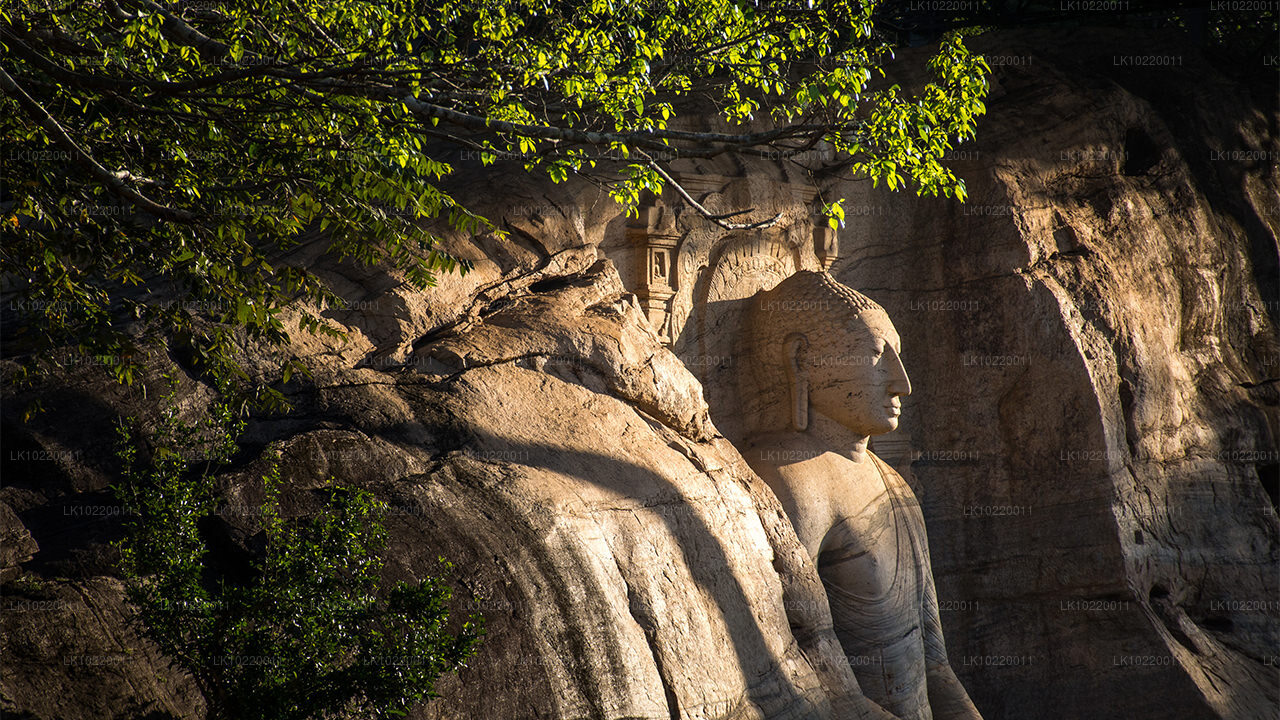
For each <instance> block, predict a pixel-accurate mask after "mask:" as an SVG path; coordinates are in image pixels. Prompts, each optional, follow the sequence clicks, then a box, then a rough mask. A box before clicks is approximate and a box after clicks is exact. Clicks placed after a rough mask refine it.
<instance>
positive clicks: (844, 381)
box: [804, 310, 911, 436]
mask: <svg viewBox="0 0 1280 720" xmlns="http://www.w3.org/2000/svg"><path fill="white" fill-rule="evenodd" d="M901 352H902V340H901V339H900V338H899V337H898V331H897V330H895V329H894V327H893V323H891V322H890V321H889V316H888V315H886V314H885V313H884V312H882V311H880V310H867V311H864V312H862V313H860V314H859V315H858V316H857V317H854V318H851V319H849V320H846V321H843V322H841V323H838V324H833V325H832V328H831V333H830V335H828V336H827V337H824V338H812V337H811V338H809V351H808V352H807V353H806V359H805V363H804V364H805V365H806V366H807V368H806V370H807V374H808V381H809V407H810V408H811V409H812V410H814V411H816V412H820V413H822V414H823V415H825V416H826V417H828V418H831V419H832V420H834V421H836V422H838V423H840V424H841V425H843V426H845V427H847V428H849V429H850V430H853V431H854V432H857V433H858V434H859V435H866V436H870V435H883V434H884V433H887V432H892V431H893V430H895V429H897V427H898V416H899V415H900V414H901V413H902V400H901V398H902V396H904V395H910V394H911V381H910V380H908V379H907V372H906V370H905V369H904V368H903V367H902V360H901V359H900V357H899V353H901Z"/></svg>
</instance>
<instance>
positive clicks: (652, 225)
mask: <svg viewBox="0 0 1280 720" xmlns="http://www.w3.org/2000/svg"><path fill="white" fill-rule="evenodd" d="M627 239H628V240H629V241H630V243H631V245H632V247H634V248H635V250H636V268H637V270H638V272H637V276H638V277H637V278H636V280H637V283H636V290H635V293H636V297H638V298H639V299H640V306H641V307H642V308H643V309H644V312H645V314H646V315H647V316H648V317H649V322H650V323H652V324H653V327H654V329H655V330H657V331H658V337H659V339H660V340H662V342H663V343H664V344H667V345H670V344H671V342H672V337H671V319H670V303H671V298H672V296H674V295H675V293H676V290H677V288H678V284H677V283H678V281H677V279H676V247H677V246H678V245H679V244H680V236H679V234H677V233H676V230H675V219H674V217H672V213H671V210H670V209H669V208H667V207H665V206H663V205H661V204H660V203H658V202H655V203H654V204H652V205H647V206H643V207H640V208H639V215H638V216H637V217H635V218H633V219H632V220H631V221H630V222H628V223H627Z"/></svg>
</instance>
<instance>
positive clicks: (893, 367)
mask: <svg viewBox="0 0 1280 720" xmlns="http://www.w3.org/2000/svg"><path fill="white" fill-rule="evenodd" d="M885 354H886V355H888V357H887V358H886V360H887V361H888V362H887V368H888V371H889V388H888V390H889V394H890V395H895V396H896V395H910V394H911V380H910V378H908V377H907V369H906V368H905V367H903V366H902V358H901V357H899V356H898V353H897V351H896V350H894V349H893V348H892V347H888V346H886V347H885Z"/></svg>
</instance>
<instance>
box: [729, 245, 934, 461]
mask: <svg viewBox="0 0 1280 720" xmlns="http://www.w3.org/2000/svg"><path fill="white" fill-rule="evenodd" d="M748 332H749V333H750V341H751V342H752V344H753V355H754V356H755V358H756V366H757V378H756V380H757V383H758V385H757V392H765V393H772V394H773V395H774V396H775V397H774V399H773V401H772V402H770V401H768V400H764V401H763V403H762V407H761V410H762V412H766V413H769V409H770V408H774V409H776V410H781V409H782V408H785V410H786V413H787V414H788V415H789V416H790V417H789V422H790V425H791V429H792V430H794V431H796V432H804V431H805V430H806V429H808V427H809V423H810V413H811V412H817V413H821V414H822V415H823V416H825V417H827V418H829V419H830V420H833V421H835V422H836V423H838V424H840V425H842V426H844V427H845V428H847V429H849V430H851V431H853V432H854V433H856V434H858V435H860V436H871V435H882V434H884V433H887V432H891V431H893V430H895V429H896V428H897V427H898V416H899V415H900V413H901V411H902V403H901V398H902V396H904V395H910V394H911V382H910V381H909V380H908V379H907V373H906V370H905V369H904V368H903V366H902V361H901V359H900V357H899V354H900V353H901V351H902V341H901V340H900V339H899V338H898V332H897V331H896V330H895V329H894V327H893V323H892V322H890V321H889V316H888V315H887V314H886V313H885V311H884V309H883V308H881V307H880V306H879V305H877V304H876V303H875V302H874V301H872V300H871V299H870V298H868V297H867V296H865V295H863V294H862V293H859V292H857V291H856V290H854V289H853V288H850V287H848V286H847V285H843V284H841V283H840V282H838V281H836V279H835V278H833V277H831V275H830V274H829V273H827V272H825V271H821V272H813V271H808V270H806V271H801V272H799V273H796V274H795V275H792V276H791V277H789V278H787V279H786V280H784V281H782V282H781V283H780V284H778V286H777V287H775V288H773V289H772V290H769V291H766V292H762V293H759V294H758V295H756V297H755V300H754V301H753V303H752V306H751V310H750V313H749V315H748ZM762 400H763V399H762ZM771 414H774V415H780V414H781V413H778V412H776V411H775V412H773V413H771ZM765 421H766V422H771V423H773V424H774V426H775V427H774V429H777V424H781V423H782V422H785V421H784V420H783V418H782V417H776V418H768V419H765Z"/></svg>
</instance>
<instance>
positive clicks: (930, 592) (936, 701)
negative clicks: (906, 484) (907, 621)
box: [921, 540, 982, 720]
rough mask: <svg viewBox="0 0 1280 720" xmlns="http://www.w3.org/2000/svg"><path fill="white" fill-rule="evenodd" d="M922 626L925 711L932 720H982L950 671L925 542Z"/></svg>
mask: <svg viewBox="0 0 1280 720" xmlns="http://www.w3.org/2000/svg"><path fill="white" fill-rule="evenodd" d="M923 544H924V586H925V587H924V607H923V608H921V618H922V620H923V623H924V628H923V630H924V661H925V675H926V677H927V679H928V691H929V708H930V710H932V711H933V718H934V720H982V715H981V714H979V713H978V709H977V708H976V707H974V705H973V701H972V700H970V699H969V693H968V692H966V691H965V689H964V686H963V685H961V684H960V679H959V678H957V677H956V673H955V671H954V670H952V669H951V662H950V660H948V659H947V645H946V642H945V641H944V640H943V638H942V621H941V619H939V617H938V593H937V590H936V588H935V587H934V584H933V563H932V562H931V561H930V559H929V545H928V541H927V540H925V541H924V543H923Z"/></svg>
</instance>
